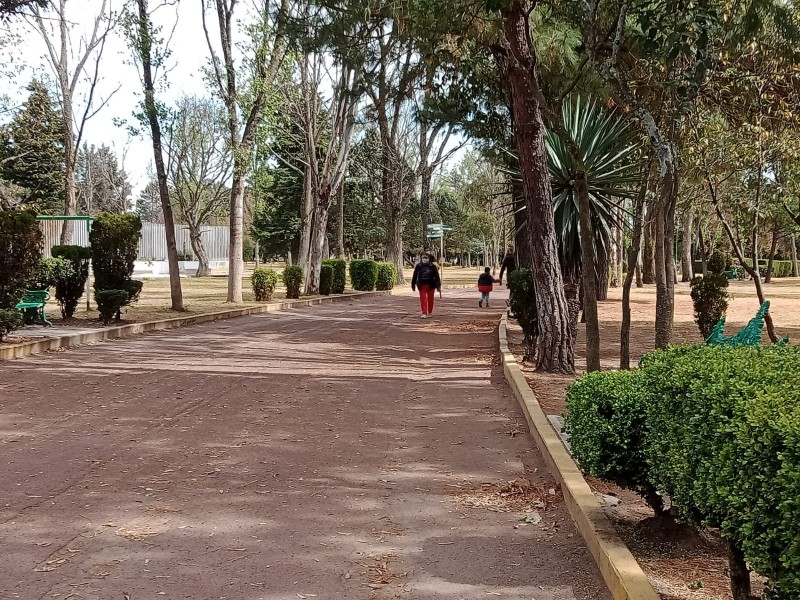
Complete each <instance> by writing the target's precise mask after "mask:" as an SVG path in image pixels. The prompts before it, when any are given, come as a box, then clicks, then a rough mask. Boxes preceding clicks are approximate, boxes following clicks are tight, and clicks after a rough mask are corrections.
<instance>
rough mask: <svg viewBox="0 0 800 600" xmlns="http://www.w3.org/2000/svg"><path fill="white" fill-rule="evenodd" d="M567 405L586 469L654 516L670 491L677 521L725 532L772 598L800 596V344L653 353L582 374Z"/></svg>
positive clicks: (575, 446)
mask: <svg viewBox="0 0 800 600" xmlns="http://www.w3.org/2000/svg"><path fill="white" fill-rule="evenodd" d="M567 409H568V414H567V418H566V426H567V430H568V432H569V433H570V434H571V446H572V451H573V454H574V456H575V458H576V459H577V461H578V462H579V463H580V466H581V468H582V469H583V470H584V471H585V472H586V473H588V474H589V475H591V476H594V477H599V478H602V479H606V480H610V481H613V482H615V483H617V484H618V485H620V486H623V487H625V488H628V489H632V490H635V491H636V492H638V493H639V494H641V495H642V496H644V497H645V498H646V499H647V500H648V501H649V502H650V504H651V506H653V508H654V509H655V510H656V511H657V512H659V511H660V510H661V508H662V506H661V499H660V498H661V497H660V496H658V495H657V494H656V493H655V492H656V490H660V491H663V492H666V493H667V494H668V495H669V498H670V500H671V502H672V512H674V513H676V514H677V515H678V516H679V517H680V518H682V519H683V520H685V521H688V522H691V523H694V524H697V525H702V526H709V527H718V528H720V530H721V532H722V533H723V535H724V536H725V537H726V538H727V539H728V540H729V542H730V544H731V547H732V549H733V553H732V556H734V557H737V556H742V557H743V559H746V561H747V562H748V563H749V564H750V565H751V566H752V568H753V569H754V570H755V571H757V572H758V573H759V574H761V575H763V576H765V577H767V578H768V579H769V582H770V584H769V591H768V594H767V595H768V597H770V598H773V599H788V598H798V597H800V347H798V346H770V347H757V348H731V347H720V346H700V347H679V348H674V349H671V350H669V351H657V352H653V353H651V354H648V355H647V356H645V357H644V358H643V359H642V363H641V367H640V368H639V369H638V370H636V371H621V372H603V373H592V374H589V375H586V376H584V377H582V378H581V379H580V380H578V381H576V382H575V383H574V384H573V385H572V386H571V387H570V389H569V391H568V395H567ZM732 564H733V563H732ZM748 581H749V579H748ZM739 583H741V581H739ZM732 585H733V586H734V587H736V585H738V584H737V580H736V579H735V578H733V575H732ZM740 591H741V589H740Z"/></svg>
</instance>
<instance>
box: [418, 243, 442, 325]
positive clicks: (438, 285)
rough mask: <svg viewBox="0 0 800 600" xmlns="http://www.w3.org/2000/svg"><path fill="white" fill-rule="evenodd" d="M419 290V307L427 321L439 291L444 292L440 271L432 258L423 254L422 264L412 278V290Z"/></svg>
mask: <svg viewBox="0 0 800 600" xmlns="http://www.w3.org/2000/svg"><path fill="white" fill-rule="evenodd" d="M417 288H419V306H420V308H421V309H422V318H423V319H427V318H428V317H429V316H430V315H431V314H432V313H433V299H434V296H435V294H436V291H437V290H438V291H439V293H441V292H442V280H441V278H440V277H439V269H437V268H436V265H434V264H433V261H432V260H431V257H430V256H429V255H427V254H423V255H422V258H421V260H420V263H419V264H418V265H417V266H416V267H415V268H414V276H413V277H412V278H411V290H412V291H416V289H417Z"/></svg>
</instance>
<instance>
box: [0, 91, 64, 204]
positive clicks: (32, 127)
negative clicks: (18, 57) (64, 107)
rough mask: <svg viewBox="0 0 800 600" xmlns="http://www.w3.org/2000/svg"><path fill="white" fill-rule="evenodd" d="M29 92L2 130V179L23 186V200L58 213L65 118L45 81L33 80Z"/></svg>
mask: <svg viewBox="0 0 800 600" xmlns="http://www.w3.org/2000/svg"><path fill="white" fill-rule="evenodd" d="M28 91H29V92H30V95H29V96H28V99H27V100H26V102H25V104H24V105H23V107H22V110H21V111H19V112H18V113H17V114H16V115H14V118H13V119H12V121H11V123H10V124H9V125H8V126H7V127H4V128H2V129H0V132H2V137H3V139H2V147H0V179H2V180H5V181H7V182H9V183H11V184H14V185H16V186H19V187H20V188H21V189H19V190H18V191H17V194H16V195H17V197H18V202H19V203H21V204H25V205H30V206H31V207H33V208H35V209H36V210H38V211H39V212H43V213H50V214H57V213H58V212H60V211H61V210H62V207H63V198H64V146H63V145H62V124H61V121H62V117H61V113H60V112H59V111H58V110H57V109H56V108H55V107H54V105H53V104H54V103H53V100H52V98H51V97H50V94H49V93H48V91H47V88H46V87H45V86H44V84H42V83H41V82H39V81H32V82H31V83H30V84H29V85H28ZM8 203H9V204H10V203H11V201H10V199H9V200H8ZM15 203H16V202H15Z"/></svg>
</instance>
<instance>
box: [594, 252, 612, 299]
mask: <svg viewBox="0 0 800 600" xmlns="http://www.w3.org/2000/svg"><path fill="white" fill-rule="evenodd" d="M608 262H609V261H608V251H607V250H606V251H603V252H602V253H600V255H599V256H598V257H597V260H596V261H595V272H596V273H597V287H596V289H595V292H596V298H597V300H608V288H609V280H608V275H609V273H608V272H609V264H608Z"/></svg>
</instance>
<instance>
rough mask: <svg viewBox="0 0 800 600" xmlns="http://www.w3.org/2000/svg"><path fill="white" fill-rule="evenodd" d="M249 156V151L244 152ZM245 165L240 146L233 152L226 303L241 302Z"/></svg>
mask: <svg viewBox="0 0 800 600" xmlns="http://www.w3.org/2000/svg"><path fill="white" fill-rule="evenodd" d="M244 152H245V153H246V154H247V155H249V154H250V153H249V151H247V150H245V151H244ZM246 177H247V163H246V162H245V160H244V158H243V154H242V148H241V146H240V147H239V148H238V149H237V151H236V152H234V165H233V185H232V187H231V215H230V242H229V245H228V302H234V303H237V304H238V303H241V302H242V275H244V257H243V256H242V253H243V247H244V194H245V179H246Z"/></svg>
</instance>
